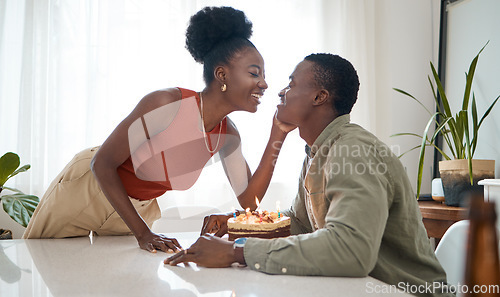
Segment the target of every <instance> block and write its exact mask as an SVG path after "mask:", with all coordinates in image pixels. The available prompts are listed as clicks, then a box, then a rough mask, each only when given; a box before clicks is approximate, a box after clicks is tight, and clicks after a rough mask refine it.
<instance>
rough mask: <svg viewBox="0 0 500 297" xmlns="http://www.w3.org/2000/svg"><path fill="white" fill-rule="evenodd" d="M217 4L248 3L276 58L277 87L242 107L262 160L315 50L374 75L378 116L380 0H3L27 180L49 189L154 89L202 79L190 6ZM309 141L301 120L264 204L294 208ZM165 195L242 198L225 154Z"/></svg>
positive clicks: (3, 131)
mask: <svg viewBox="0 0 500 297" xmlns="http://www.w3.org/2000/svg"><path fill="white" fill-rule="evenodd" d="M211 5H215V6H219V5H230V6H233V7H235V8H238V9H241V10H243V11H244V12H245V13H246V14H247V16H248V18H249V19H250V20H251V21H252V22H253V24H254V34H253V37H252V38H251V40H252V41H253V42H254V44H255V45H256V46H257V48H258V49H259V50H260V52H261V54H262V55H263V57H264V60H265V63H266V65H265V66H266V79H267V82H268V84H269V89H268V90H267V91H266V94H265V96H264V97H263V99H262V102H263V103H262V104H261V105H260V106H259V110H258V111H257V112H256V113H255V114H250V113H244V112H236V113H233V114H231V115H230V117H231V118H232V119H233V121H235V123H236V125H237V127H238V129H239V131H240V133H241V136H242V142H243V151H244V155H245V156H246V158H247V161H248V163H249V165H250V167H251V169H252V171H253V170H255V168H256V167H257V165H258V163H259V161H260V157H261V155H262V152H263V150H264V147H265V145H266V143H267V139H268V136H269V129H270V125H271V121H272V115H273V114H274V110H275V106H276V104H277V103H278V96H277V93H278V92H279V90H280V89H281V88H283V87H284V86H286V85H287V83H288V76H289V74H290V73H291V72H292V71H293V68H294V66H295V65H296V64H297V63H298V62H300V61H301V60H302V59H303V58H304V57H305V56H306V55H308V54H310V53H315V52H331V53H336V54H339V55H341V56H344V57H345V58H347V59H348V60H350V61H351V62H352V63H353V64H354V66H355V68H356V69H357V70H358V74H359V76H360V79H361V81H362V84H361V89H360V93H359V102H361V103H358V104H357V105H356V106H355V108H354V111H353V113H352V119H353V121H354V122H357V123H359V124H361V125H362V126H364V127H366V128H367V129H369V130H374V129H375V128H376V127H375V124H376V115H375V114H374V113H373V112H372V111H373V110H374V106H375V105H376V100H375V98H373V96H368V95H373V94H374V90H375V85H376V83H377V81H376V75H375V74H374V73H375V59H374V53H375V50H374V42H375V41H374V40H375V39H374V34H373V31H374V30H375V29H374V28H375V26H374V14H375V11H376V10H375V7H374V6H375V3H374V1H363V0H356V1H353V0H337V1H332V0H330V1H329V0H324V1H320V0H315V1H303V0H273V1H267V0H254V1H244V0H241V1H222V0H220V1H215V0H213V1H209V0H206V1H201V0H199V1H196V0H191V1H188V0H182V1H180V0H146V1H137V0H79V1H77V0H74V1H67V0H66V1H65V0H0V96H1V97H0V153H1V154H3V153H5V152H7V151H13V152H16V153H18V154H19V155H20V156H21V162H22V164H25V163H30V164H31V165H32V169H31V170H30V171H29V173H28V174H21V175H19V177H17V178H16V185H15V186H17V187H18V188H20V189H22V190H24V191H25V192H29V193H33V194H36V195H39V196H41V195H43V193H44V190H45V188H46V187H47V186H48V184H49V183H50V182H51V180H52V179H53V178H54V177H55V176H56V175H57V174H58V172H60V170H61V169H62V168H63V167H64V166H65V164H66V163H67V162H68V161H69V160H70V159H71V158H72V157H73V155H74V154H75V153H77V152H79V151H80V150H82V149H84V148H86V147H91V146H95V145H99V144H101V143H102V142H103V141H104V140H105V139H106V137H107V135H109V134H110V133H111V131H112V130H113V129H114V127H115V126H116V125H117V124H118V123H119V122H120V121H121V120H122V119H123V118H124V117H126V116H127V114H128V113H129V112H130V111H131V110H132V109H133V108H134V106H135V105H136V104H137V102H138V101H139V100H140V99H141V98H142V97H143V96H144V95H145V94H147V93H149V92H151V91H154V90H157V89H161V88H165V87H175V86H180V87H185V88H190V89H194V90H201V89H202V88H203V81H202V74H201V71H202V68H201V66H200V65H199V64H196V63H195V62H194V61H193V59H192V58H191V57H190V55H189V53H188V52H187V50H186V49H185V48H184V42H185V39H184V38H185V37H184V33H185V30H186V26H187V23H188V20H189V17H190V16H191V15H192V14H194V13H196V11H198V10H199V9H201V8H202V7H204V6H211ZM368 98H369V100H368ZM304 145H305V143H304V142H303V141H302V139H300V138H299V136H298V132H297V131H295V132H293V133H291V134H290V135H289V137H288V138H287V140H286V142H285V145H284V147H283V150H282V153H281V155H280V158H279V161H278V164H277V168H276V171H275V175H274V177H273V180H272V184H271V187H270V189H269V192H268V194H266V198H265V199H264V207H266V208H273V207H274V202H275V201H276V200H280V201H281V205H282V207H283V208H285V207H286V206H288V205H289V202H290V201H291V200H292V199H293V197H294V194H295V192H296V189H297V177H298V174H299V171H300V166H301V163H302V159H303V157H304ZM159 201H160V204H161V205H162V206H163V207H166V206H168V205H176V204H204V205H212V206H215V207H218V208H220V209H222V210H229V209H230V208H231V207H232V206H234V207H237V206H238V204H237V201H236V198H235V197H234V194H233V192H232V190H231V189H230V187H229V184H228V181H227V179H226V177H225V176H224V173H223V171H222V168H221V166H220V164H218V163H215V164H214V165H211V166H208V167H207V168H205V170H204V172H203V174H202V176H201V177H200V179H199V181H198V182H197V184H196V185H195V186H194V187H193V188H192V189H190V190H188V191H185V192H169V193H166V194H165V195H164V197H161V198H160V199H159Z"/></svg>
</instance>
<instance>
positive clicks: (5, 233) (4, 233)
mask: <svg viewBox="0 0 500 297" xmlns="http://www.w3.org/2000/svg"><path fill="white" fill-rule="evenodd" d="M2 239H12V231H10V230H5V229H0V240H2Z"/></svg>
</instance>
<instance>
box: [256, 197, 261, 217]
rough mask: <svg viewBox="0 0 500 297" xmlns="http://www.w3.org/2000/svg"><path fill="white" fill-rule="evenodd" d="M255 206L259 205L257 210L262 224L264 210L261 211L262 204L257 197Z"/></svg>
mask: <svg viewBox="0 0 500 297" xmlns="http://www.w3.org/2000/svg"><path fill="white" fill-rule="evenodd" d="M255 204H256V205H257V208H256V209H255V210H257V211H258V212H259V218H260V222H261V223H262V210H260V203H259V199H257V196H256V197H255Z"/></svg>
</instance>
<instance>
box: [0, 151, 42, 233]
mask: <svg viewBox="0 0 500 297" xmlns="http://www.w3.org/2000/svg"><path fill="white" fill-rule="evenodd" d="M20 164H21V162H20V160H19V156H18V155H17V154H14V153H6V154H5V155H3V156H2V157H1V158H0V192H2V190H9V191H11V192H12V194H5V195H0V201H1V202H2V206H3V209H4V210H5V212H6V213H7V214H8V215H9V216H10V217H11V218H12V219H13V220H14V221H16V222H17V223H19V224H21V225H22V226H24V227H26V226H28V223H29V221H30V219H31V216H32V215H33V212H34V211H35V208H36V206H37V205H38V202H39V201H40V199H38V197H37V196H34V195H27V194H24V193H23V192H21V191H20V190H18V189H15V188H9V187H5V186H4V184H5V183H6V182H7V180H9V179H10V178H11V177H14V176H15V175H17V174H18V173H21V172H25V171H27V170H28V169H30V167H31V166H30V165H29V164H27V165H24V166H22V167H19V165H20Z"/></svg>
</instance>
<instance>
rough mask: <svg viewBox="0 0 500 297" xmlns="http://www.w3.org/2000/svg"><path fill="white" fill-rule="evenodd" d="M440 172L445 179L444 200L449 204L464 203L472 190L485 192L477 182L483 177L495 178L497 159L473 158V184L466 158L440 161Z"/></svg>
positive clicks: (443, 179) (457, 204) (460, 204)
mask: <svg viewBox="0 0 500 297" xmlns="http://www.w3.org/2000/svg"><path fill="white" fill-rule="evenodd" d="M439 173H440V174H441V179H442V181H443V189H444V200H445V204H446V205H449V206H462V205H464V202H465V201H464V200H465V198H466V197H467V196H468V195H469V194H470V193H471V192H476V191H478V192H481V193H482V192H483V191H484V190H483V186H480V185H478V184H477V182H478V181H480V180H482V179H491V178H495V160H472V176H473V181H474V182H473V185H471V183H470V176H469V161H468V160H466V159H459V160H446V161H440V162H439Z"/></svg>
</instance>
